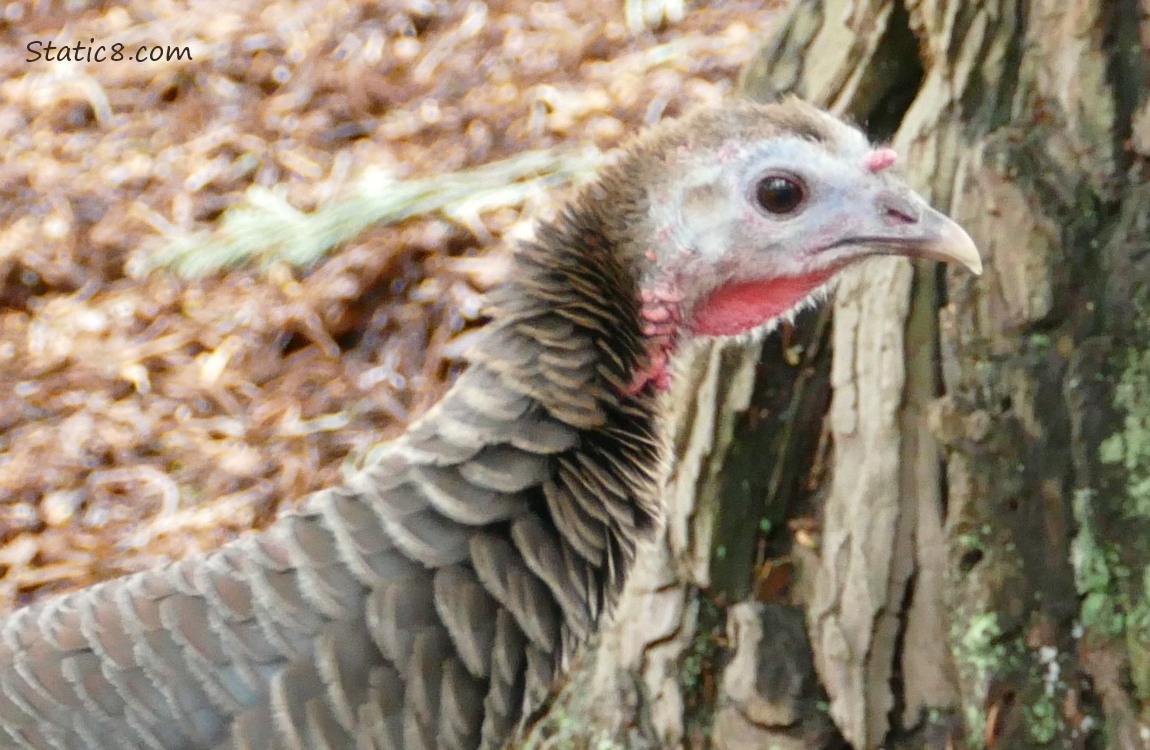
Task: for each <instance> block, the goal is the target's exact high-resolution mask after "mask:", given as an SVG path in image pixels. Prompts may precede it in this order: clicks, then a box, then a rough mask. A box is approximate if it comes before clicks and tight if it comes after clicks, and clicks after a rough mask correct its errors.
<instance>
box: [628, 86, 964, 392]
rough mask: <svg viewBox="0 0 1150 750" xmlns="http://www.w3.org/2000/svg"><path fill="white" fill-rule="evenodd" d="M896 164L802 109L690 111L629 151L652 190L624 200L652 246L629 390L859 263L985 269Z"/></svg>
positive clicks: (776, 315)
mask: <svg viewBox="0 0 1150 750" xmlns="http://www.w3.org/2000/svg"><path fill="white" fill-rule="evenodd" d="M675 141H677V142H675ZM672 142H674V144H673V145H672ZM897 160H898V157H897V154H896V153H895V151H894V150H893V149H890V148H888V147H884V146H873V145H872V144H870V143H869V142H868V141H867V139H866V138H865V136H864V135H863V134H862V133H861V132H860V131H859V130H857V129H856V128H853V127H851V126H850V125H847V124H846V123H843V122H842V121H840V120H837V119H835V118H834V117H832V116H830V115H828V114H826V113H824V112H821V111H819V110H817V109H815V108H813V107H810V106H808V105H805V104H802V103H800V102H798V101H789V102H786V103H784V104H779V105H767V106H759V105H753V104H736V105H732V106H730V107H728V108H725V109H724V110H721V111H718V112H715V111H710V112H701V113H697V114H695V115H693V116H689V117H687V118H685V119H684V121H682V122H681V123H680V124H679V125H678V127H677V128H672V129H669V130H668V131H663V132H662V133H659V134H657V135H655V136H653V137H652V138H651V139H650V142H648V143H643V142H640V143H639V144H636V145H635V146H633V147H632V150H631V152H629V156H628V157H625V158H624V161H625V162H629V163H628V166H627V167H626V169H627V170H628V171H631V172H635V173H638V174H641V175H643V179H642V180H640V181H637V183H640V184H643V185H644V186H647V188H648V189H647V193H646V195H645V196H643V197H641V198H636V197H634V196H631V197H630V198H629V202H630V203H633V204H635V205H637V206H641V207H642V208H643V209H644V210H643V211H642V212H641V214H640V215H639V216H637V217H636V219H635V221H636V223H637V224H638V225H639V226H640V227H641V228H640V229H637V230H633V232H632V234H633V235H635V236H646V237H650V238H654V242H652V247H649V248H646V249H645V252H643V253H642V254H641V255H639V256H637V257H639V258H641V260H643V261H646V262H645V263H641V264H640V265H641V266H644V267H643V269H642V270H641V272H640V276H641V278H643V280H644V282H643V288H642V290H641V292H640V299H641V302H642V305H643V309H642V317H643V318H644V320H646V321H648V322H649V323H650V325H649V329H650V330H651V332H652V334H651V337H650V341H649V342H648V350H649V351H650V364H649V366H648V367H647V368H645V369H643V370H642V371H641V372H640V373H638V374H637V375H636V377H635V379H634V381H633V382H632V386H631V387H632V389H638V388H640V387H642V385H643V384H645V383H651V384H653V385H654V386H655V387H656V388H658V389H665V388H666V387H667V386H668V385H669V383H670V377H669V375H668V374H667V371H666V367H667V363H668V362H669V360H670V355H671V354H672V353H673V352H674V350H675V348H676V344H677V342H678V341H679V340H680V339H681V338H682V337H683V336H686V335H705V336H736V335H741V334H745V333H750V332H753V331H756V330H759V329H762V328H769V327H770V326H773V325H775V324H776V323H777V322H778V321H779V320H781V319H785V318H787V317H788V316H790V315H793V313H794V312H795V311H796V310H797V309H801V308H802V307H803V306H804V305H807V304H810V303H812V302H813V301H816V300H817V299H818V298H819V297H820V295H822V294H823V293H824V292H825V287H827V286H828V284H829V283H830V282H831V281H832V280H833V279H834V277H835V275H836V274H837V273H838V272H839V271H840V270H842V269H843V268H846V267H847V266H849V265H851V264H853V263H855V262H857V261H859V260H862V259H864V258H868V257H872V256H875V255H903V256H908V257H922V258H933V259H936V260H943V261H956V262H959V263H962V264H963V265H966V266H967V267H968V268H970V269H971V270H972V271H973V272H975V273H979V272H981V261H980V259H979V256H978V252H977V250H976V249H975V247H974V243H973V241H972V240H971V239H970V237H969V236H967V234H966V233H965V232H964V231H963V230H962V229H961V228H960V227H959V226H958V225H957V224H955V223H954V222H953V221H951V220H950V219H948V218H947V217H945V216H944V215H942V214H941V213H939V212H938V211H935V210H934V209H932V208H931V207H930V206H929V205H928V204H927V203H926V201H924V200H923V199H922V198H921V197H920V196H918V195H917V194H916V193H915V192H913V191H912V190H911V189H910V188H909V187H908V186H907V185H906V184H905V182H903V181H902V180H901V178H900V176H899V175H898V174H897V172H896V170H895V169H894V167H895V165H896V163H897ZM630 189H631V188H630V187H628V188H627V190H630ZM624 192H626V190H625V191H624ZM628 204H629V203H627V202H625V203H624V205H628Z"/></svg>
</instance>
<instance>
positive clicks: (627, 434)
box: [461, 171, 666, 609]
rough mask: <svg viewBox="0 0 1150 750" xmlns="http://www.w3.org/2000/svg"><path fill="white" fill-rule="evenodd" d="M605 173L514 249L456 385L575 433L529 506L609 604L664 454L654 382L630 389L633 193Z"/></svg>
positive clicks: (641, 356) (639, 361) (638, 311)
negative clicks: (589, 570) (509, 401)
mask: <svg viewBox="0 0 1150 750" xmlns="http://www.w3.org/2000/svg"><path fill="white" fill-rule="evenodd" d="M614 177H616V175H614V173H613V171H608V172H607V173H606V174H605V175H604V176H603V177H602V178H601V179H600V181H599V182H597V183H595V184H594V185H592V186H591V187H589V188H588V190H587V191H586V192H585V193H584V195H583V196H582V197H581V198H580V199H578V200H577V201H575V202H574V203H572V204H570V205H569V206H568V207H567V208H566V209H565V210H564V211H563V213H562V214H561V215H560V217H559V218H558V219H556V220H555V221H553V222H550V223H546V224H542V225H540V226H539V227H538V229H537V233H536V237H535V239H534V240H532V241H530V242H525V243H523V244H521V246H520V247H519V248H518V249H517V252H516V254H515V258H514V262H513V264H512V270H511V273H510V274H509V277H508V281H507V283H506V284H504V285H503V286H502V287H501V288H499V289H498V290H496V292H495V293H494V294H493V297H492V317H493V321H492V323H491V324H490V326H489V328H488V330H487V331H486V332H485V333H486V337H485V340H484V342H483V343H482V344H480V345H479V346H477V347H476V350H475V351H474V352H473V353H472V355H471V362H472V367H471V369H470V370H469V371H468V373H465V374H464V376H463V380H464V382H463V383H462V384H461V385H462V386H463V387H465V388H470V387H473V386H471V382H472V379H474V381H475V382H476V383H477V384H478V383H482V384H484V385H481V386H480V387H485V386H486V387H490V383H491V380H492V379H493V378H494V380H495V382H497V383H498V384H499V386H500V387H502V388H506V389H507V390H509V391H510V392H513V393H515V394H518V395H521V396H523V397H526V398H527V399H530V401H531V402H532V407H531V410H532V411H534V412H535V413H536V414H537V415H538V416H539V417H540V418H542V419H545V420H547V421H549V422H551V423H552V424H553V425H554V426H556V427H559V428H561V429H563V430H568V431H570V432H571V433H572V434H573V435H574V436H575V439H574V440H573V441H572V443H573V445H572V447H571V448H570V449H569V450H566V451H562V452H557V453H555V454H552V455H550V456H549V464H550V466H549V469H550V471H549V476H548V477H547V478H546V479H544V480H543V481H542V482H541V483H540V484H539V486H538V487H536V488H533V489H532V490H531V493H533V494H534V499H533V500H532V502H531V503H530V507H531V509H532V511H533V512H538V513H541V514H542V515H543V517H544V519H545V520H546V521H547V522H548V526H550V527H551V528H552V529H553V530H554V531H555V532H556V533H557V534H558V536H559V538H560V540H561V541H562V542H563V543H564V545H565V546H569V547H571V548H572V549H571V551H577V552H578V553H579V554H581V556H582V557H584V558H585V559H586V560H587V561H588V562H589V563H591V564H592V565H594V566H595V567H596V568H597V569H598V570H599V571H600V573H601V575H602V578H601V583H602V586H603V589H602V596H603V604H604V605H606V608H608V609H609V608H610V606H611V605H612V604H613V603H614V600H615V597H616V595H617V594H618V591H619V589H620V588H621V587H622V585H623V582H624V580H625V577H626V573H627V570H628V568H629V566H630V563H631V561H632V560H633V558H634V554H635V548H636V543H637V542H638V541H639V540H640V539H642V538H643V537H645V536H647V535H648V534H649V533H650V532H651V531H652V530H653V529H655V528H656V527H657V526H658V524H659V523H661V520H662V507H661V502H660V501H659V498H658V482H659V472H660V470H661V469H662V468H663V465H664V463H665V460H666V447H665V446H664V443H663V440H662V438H661V436H660V427H661V425H660V424H659V422H660V421H661V419H662V412H661V409H660V406H659V398H658V393H657V391H658V389H657V387H656V386H655V384H654V383H646V384H644V385H643V386H642V387H640V388H635V387H633V384H634V383H635V382H636V376H637V375H638V374H639V373H642V372H644V371H645V370H646V369H647V368H648V367H649V365H650V361H651V357H652V351H651V342H650V341H649V339H648V338H647V337H645V335H644V331H643V328H644V325H643V319H642V304H641V302H640V296H641V295H640V278H642V276H643V273H642V271H641V268H642V263H643V260H644V259H643V257H642V256H641V254H640V253H639V252H637V251H635V250H634V246H635V245H634V243H633V242H632V240H631V237H630V234H631V226H632V225H631V224H630V223H629V222H627V221H626V219H625V218H623V215H624V214H625V213H626V212H627V209H628V208H632V207H634V206H635V205H636V203H637V200H638V199H637V197H636V196H633V195H630V194H628V193H627V191H625V190H623V189H621V187H620V186H619V185H612V182H611V180H612V178H614ZM592 536H594V537H598V538H599V539H601V540H603V541H604V542H605V544H603V548H602V549H601V550H590V549H588V548H587V544H586V540H587V538H588V537H592Z"/></svg>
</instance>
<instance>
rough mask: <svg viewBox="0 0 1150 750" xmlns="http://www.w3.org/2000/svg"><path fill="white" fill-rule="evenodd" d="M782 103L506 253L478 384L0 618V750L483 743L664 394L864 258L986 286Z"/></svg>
mask: <svg viewBox="0 0 1150 750" xmlns="http://www.w3.org/2000/svg"><path fill="white" fill-rule="evenodd" d="M893 161H894V154H893V152H892V151H890V150H889V149H885V148H875V147H873V146H871V145H870V144H869V143H868V142H867V140H866V138H865V137H864V136H863V135H862V134H861V133H860V132H859V131H858V130H856V129H854V128H852V127H850V126H848V125H846V124H844V123H842V122H840V121H839V120H837V119H835V118H833V117H831V116H830V115H828V114H825V113H823V112H821V111H819V110H816V109H814V108H812V107H810V106H809V105H805V104H802V103H800V102H798V101H794V100H791V101H786V102H783V103H779V104H773V105H753V104H749V103H741V102H732V103H730V104H727V105H725V106H722V107H719V108H713V109H709V110H706V111H700V112H697V113H695V114H693V115H690V116H688V117H686V118H684V119H682V120H679V121H676V122H669V123H666V124H663V125H661V126H660V127H658V128H656V129H654V130H653V131H652V132H650V133H649V134H647V135H646V136H645V137H641V138H640V139H638V140H637V141H636V142H635V143H633V144H632V145H631V146H630V147H629V148H626V149H625V150H624V151H623V152H622V154H621V155H620V156H619V157H618V158H617V160H616V161H615V162H614V163H613V164H612V165H611V166H609V167H607V168H605V169H604V170H603V171H602V173H601V175H600V176H599V177H598V179H597V180H596V181H595V182H594V183H592V184H591V185H589V186H588V187H586V188H585V189H584V190H583V191H582V193H581V194H580V196H579V197H578V198H577V199H576V200H575V201H573V202H572V203H571V205H570V206H569V207H568V208H567V209H566V210H565V211H564V212H563V213H562V215H561V216H560V218H559V219H557V220H556V221H554V222H553V223H550V224H547V225H544V226H541V227H540V228H539V230H538V233H537V236H536V239H534V240H533V241H531V242H529V243H526V244H524V246H523V247H521V248H520V249H519V251H518V253H517V256H516V261H515V271H514V273H513V274H512V275H511V278H510V281H508V282H507V283H506V285H505V286H504V287H503V288H502V289H501V290H500V291H499V292H498V293H497V294H496V295H495V299H494V300H493V304H492V309H493V322H492V323H491V324H490V325H489V326H488V328H487V329H486V332H485V338H484V340H483V342H482V343H481V344H480V345H478V346H477V347H476V349H475V350H474V352H473V353H472V355H471V358H470V367H469V369H468V370H467V371H466V372H465V373H464V374H463V375H462V376H461V377H460V379H459V380H458V382H457V383H456V385H455V386H454V387H453V388H452V390H451V391H450V392H449V393H448V394H447V396H446V397H444V399H443V400H442V401H441V402H440V403H439V404H438V405H436V406H435V407H434V408H433V409H431V410H430V411H429V412H428V413H427V414H426V416H424V417H423V418H422V419H420V420H419V421H418V422H416V423H414V424H413V425H412V426H411V428H410V429H409V430H408V431H407V432H406V433H405V434H404V435H403V436H401V437H400V438H398V439H396V440H394V441H392V442H389V443H387V444H384V445H382V446H380V447H378V448H377V449H376V450H375V452H374V453H373V455H372V456H371V457H370V460H369V461H367V463H366V468H364V469H362V470H361V471H359V472H358V473H355V474H354V475H352V476H351V477H350V478H349V479H348V480H347V481H346V482H345V483H344V484H342V485H340V486H337V487H332V488H330V489H327V490H324V491H321V492H318V493H315V494H314V495H312V496H310V497H308V498H306V499H305V501H304V502H303V504H302V506H301V508H300V510H299V511H298V512H296V513H294V514H291V515H288V516H286V517H284V518H282V519H280V520H279V521H278V522H277V523H275V524H274V525H273V526H271V527H270V528H269V529H268V530H266V531H264V532H262V533H258V534H252V535H249V536H247V537H244V538H242V539H239V540H237V541H236V542H234V543H232V544H229V545H227V546H225V547H223V548H222V549H220V550H219V551H217V552H215V553H213V554H210V555H208V556H206V557H201V558H195V559H189V560H184V561H182V562H179V563H175V564H173V565H170V566H168V567H165V568H163V569H159V570H154V571H149V572H146V573H142V574H137V575H133V576H130V577H127V578H122V579H119V580H115V581H112V582H109V583H104V584H101V585H97V586H93V587H91V588H89V589H87V590H84V591H80V592H78V593H74V594H70V595H67V596H62V597H59V598H56V599H52V600H48V601H45V602H43V603H40V604H37V605H35V606H32V607H29V608H26V609H23V610H21V611H18V612H16V613H15V614H13V615H12V616H11V617H9V618H8V619H7V620H5V621H3V622H0V747H3V748H35V749H36V750H44V749H46V748H68V749H70V750H93V749H94V748H107V749H109V750H112V749H115V750H119V749H121V748H136V747H140V748H197V749H199V748H234V749H236V750H239V749H240V748H253V749H257V748H285V749H293V748H295V749H302V748H309V749H314V750H324V749H328V748H331V749H337V748H356V749H364V748H381V749H382V748H406V750H418V749H422V748H442V749H443V750H448V749H454V748H480V747H481V748H495V747H499V746H501V745H502V744H503V743H504V741H505V740H506V739H507V738H508V737H509V736H510V735H511V734H512V733H513V732H514V730H515V729H516V727H517V726H519V724H520V722H521V721H523V720H524V718H525V717H530V715H531V714H532V712H533V711H535V710H536V709H537V708H538V707H539V706H540V705H541V703H542V702H543V701H544V699H545V697H546V696H547V693H548V690H549V688H550V686H551V684H552V680H553V678H554V677H555V676H556V675H557V674H558V673H560V672H561V671H562V670H563V669H564V667H565V664H566V663H567V660H568V658H569V657H570V656H571V655H572V653H573V652H574V650H575V649H577V648H578V647H579V646H580V644H582V643H583V642H584V641H585V640H586V639H587V638H588V636H589V635H590V634H591V633H592V632H593V631H594V630H595V628H596V627H597V625H598V624H599V623H600V622H601V621H602V619H603V618H604V616H606V615H607V614H608V613H609V612H610V611H611V608H612V604H613V603H614V602H615V600H616V597H617V595H618V593H619V591H620V588H621V587H622V586H623V583H624V581H625V580H626V578H627V573H628V568H629V567H630V565H631V562H632V560H633V559H634V557H635V555H636V551H637V545H638V544H639V543H640V541H641V540H643V539H644V538H645V537H647V536H648V535H650V534H651V532H652V531H653V530H654V529H655V528H656V527H658V525H659V523H660V520H661V519H660V516H661V509H660V502H659V488H658V484H657V480H658V476H659V474H660V469H661V467H662V465H663V464H664V462H666V461H668V460H669V457H668V449H667V446H666V445H665V444H664V435H663V434H662V432H661V429H660V428H661V419H660V415H661V411H660V405H659V404H660V391H662V390H664V389H665V388H666V386H667V384H668V381H669V377H670V372H671V370H670V369H669V367H668V360H669V358H670V356H671V355H672V354H673V353H674V352H675V350H676V347H677V345H678V344H679V342H680V341H681V340H683V339H685V338H687V337H690V336H694V335H721V336H728V335H741V334H744V333H747V332H750V331H753V330H756V329H762V328H764V327H769V326H771V325H773V324H774V323H775V321H777V320H779V319H781V318H785V317H787V316H788V315H791V314H792V312H793V311H794V310H795V309H796V308H799V307H801V306H803V305H806V304H808V303H809V302H810V301H812V300H816V299H818V298H819V297H820V295H821V292H822V290H824V289H825V288H826V286H827V284H828V282H829V280H830V279H831V277H832V276H833V275H834V274H835V273H836V272H837V271H838V270H840V269H842V268H843V267H845V266H847V265H849V264H851V263H853V262H855V261H857V260H859V259H862V258H866V257H869V256H873V255H878V254H899V255H907V256H920V257H928V258H936V259H941V260H956V261H959V262H961V263H963V264H965V265H966V266H968V267H969V268H970V269H971V270H972V271H974V272H976V273H977V272H979V271H980V269H981V264H980V260H979V257H978V253H977V251H976V250H975V248H974V245H973V243H972V242H971V240H970V238H969V237H968V236H967V235H966V233H965V232H963V231H962V229H960V228H959V227H958V226H957V225H956V224H954V223H953V222H951V221H950V220H949V219H947V218H946V217H944V216H943V215H941V214H940V213H938V212H936V211H934V210H932V209H931V208H929V207H928V206H927V205H926V203H925V202H924V201H923V200H922V199H921V198H920V197H918V196H917V195H916V194H915V193H913V192H912V191H911V190H910V189H909V188H908V187H906V185H905V184H904V183H903V182H901V181H900V180H899V178H898V177H896V176H895V175H894V174H893V173H892V170H891V169H890V168H889V167H890V166H891V164H892V162H893Z"/></svg>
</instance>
